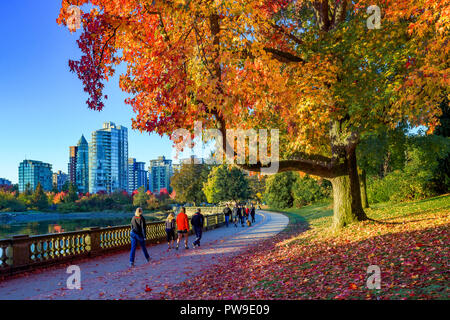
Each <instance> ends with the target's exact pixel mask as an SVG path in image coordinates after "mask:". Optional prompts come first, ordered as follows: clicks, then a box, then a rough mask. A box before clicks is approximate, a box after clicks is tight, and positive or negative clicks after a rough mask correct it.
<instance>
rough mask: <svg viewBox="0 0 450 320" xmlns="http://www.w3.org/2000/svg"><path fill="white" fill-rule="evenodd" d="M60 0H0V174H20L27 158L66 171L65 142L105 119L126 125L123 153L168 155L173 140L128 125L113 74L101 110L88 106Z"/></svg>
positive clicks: (88, 135)
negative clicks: (72, 65) (61, 20)
mask: <svg viewBox="0 0 450 320" xmlns="http://www.w3.org/2000/svg"><path fill="white" fill-rule="evenodd" d="M60 6H61V1H60V0H50V1H49V0H45V1H35V0H21V1H2V4H1V7H0V8H1V10H2V18H1V19H0V39H1V42H0V128H1V138H0V177H1V178H6V179H9V180H11V181H13V182H14V183H17V181H18V166H19V163H20V162H21V161H22V160H24V159H25V157H26V158H27V159H33V160H41V161H44V162H48V163H51V164H52V165H53V171H57V170H62V171H64V172H67V162H68V157H69V146H71V145H75V144H76V143H77V142H78V140H79V139H80V137H81V134H84V135H85V137H86V139H87V140H88V141H89V142H90V140H91V133H92V131H94V130H97V129H100V128H101V127H102V124H103V122H105V121H113V122H115V123H116V124H120V125H124V126H126V127H128V129H129V136H128V143H129V156H130V157H133V158H137V159H138V161H145V162H146V163H147V164H148V161H149V160H150V159H154V158H156V157H157V156H159V155H165V156H166V157H168V158H170V157H171V156H172V142H171V141H170V140H169V139H168V138H166V137H164V138H161V137H160V136H158V135H155V134H151V135H149V134H148V133H142V134H141V133H140V132H139V131H134V130H131V118H132V117H133V116H134V114H133V112H132V110H131V107H129V106H128V105H125V103H124V99H125V98H126V97H127V96H126V95H125V94H124V93H123V92H122V91H121V90H120V89H119V86H118V81H117V78H115V79H113V80H112V81H110V82H108V83H107V84H106V90H105V94H107V95H108V100H106V103H105V109H104V110H103V111H102V112H97V111H92V110H89V109H88V108H87V106H86V103H85V101H86V99H87V96H86V94H85V93H84V92H83V88H82V84H81V81H80V80H79V79H78V78H77V76H76V75H75V74H73V73H71V72H70V71H69V67H68V60H69V59H75V58H78V57H79V56H80V50H79V49H78V46H77V44H76V40H77V39H78V37H79V35H80V31H78V32H77V33H75V34H71V33H70V32H69V31H68V30H67V29H66V28H65V27H63V26H59V25H58V24H57V23H56V18H57V16H58V12H59V8H60Z"/></svg>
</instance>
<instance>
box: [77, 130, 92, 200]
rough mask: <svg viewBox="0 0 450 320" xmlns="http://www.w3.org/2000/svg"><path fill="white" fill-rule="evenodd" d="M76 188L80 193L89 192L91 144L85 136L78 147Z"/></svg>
mask: <svg viewBox="0 0 450 320" xmlns="http://www.w3.org/2000/svg"><path fill="white" fill-rule="evenodd" d="M76 186H77V189H78V192H81V193H86V192H89V144H88V142H87V141H86V139H85V138H84V135H82V136H81V138H80V141H78V145H77V163H76Z"/></svg>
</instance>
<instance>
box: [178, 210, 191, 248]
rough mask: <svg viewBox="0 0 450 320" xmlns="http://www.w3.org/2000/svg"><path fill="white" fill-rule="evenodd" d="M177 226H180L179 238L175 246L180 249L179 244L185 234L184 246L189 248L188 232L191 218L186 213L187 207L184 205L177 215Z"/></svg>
mask: <svg viewBox="0 0 450 320" xmlns="http://www.w3.org/2000/svg"><path fill="white" fill-rule="evenodd" d="M177 228H178V240H177V246H176V247H175V249H176V250H178V246H179V245H180V241H181V239H182V238H183V236H184V248H185V249H189V247H188V232H189V219H188V216H187V215H186V208H185V207H182V208H181V211H180V213H179V214H178V216H177Z"/></svg>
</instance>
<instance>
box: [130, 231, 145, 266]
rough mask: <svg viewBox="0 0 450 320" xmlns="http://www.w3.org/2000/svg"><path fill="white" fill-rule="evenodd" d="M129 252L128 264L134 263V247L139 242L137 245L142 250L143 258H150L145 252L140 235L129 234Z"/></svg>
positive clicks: (142, 238)
mask: <svg viewBox="0 0 450 320" xmlns="http://www.w3.org/2000/svg"><path fill="white" fill-rule="evenodd" d="M130 236H131V252H130V262H131V263H134V258H135V256H136V247H137V244H138V242H139V245H140V246H141V248H142V252H144V256H145V258H146V259H148V258H150V255H149V254H148V252H147V248H146V247H145V239H144V237H142V236H141V235H138V234H136V233H134V232H131V234H130Z"/></svg>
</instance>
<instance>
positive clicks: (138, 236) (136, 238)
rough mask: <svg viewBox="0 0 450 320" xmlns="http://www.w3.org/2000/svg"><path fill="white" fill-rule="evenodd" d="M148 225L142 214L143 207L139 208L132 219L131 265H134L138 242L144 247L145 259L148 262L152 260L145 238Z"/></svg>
mask: <svg viewBox="0 0 450 320" xmlns="http://www.w3.org/2000/svg"><path fill="white" fill-rule="evenodd" d="M146 230H147V225H146V223H145V218H144V217H143V216H142V208H137V209H136V212H135V214H134V217H133V218H132V219H131V232H130V237H131V251H130V267H134V259H135V257H136V247H137V244H138V243H139V245H140V246H141V248H142V252H143V253H144V256H145V259H146V260H147V262H149V261H150V255H149V254H148V252H147V248H146V247H145V238H146V234H145V233H146V232H145V231H146Z"/></svg>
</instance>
